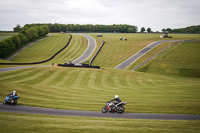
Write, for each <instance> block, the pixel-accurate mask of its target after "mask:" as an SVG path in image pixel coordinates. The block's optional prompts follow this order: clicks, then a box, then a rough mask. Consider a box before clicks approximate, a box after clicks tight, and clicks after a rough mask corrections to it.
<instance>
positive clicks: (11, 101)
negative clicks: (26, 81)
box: [3, 96, 19, 106]
mask: <svg viewBox="0 0 200 133" xmlns="http://www.w3.org/2000/svg"><path fill="white" fill-rule="evenodd" d="M18 99H19V96H10V97H9V96H6V99H5V100H4V101H3V104H4V105H6V104H10V105H13V106H14V105H16V104H17V100H18Z"/></svg>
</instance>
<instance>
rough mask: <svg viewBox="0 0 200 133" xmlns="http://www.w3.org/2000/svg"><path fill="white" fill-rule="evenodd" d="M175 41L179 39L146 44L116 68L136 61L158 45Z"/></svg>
mask: <svg viewBox="0 0 200 133" xmlns="http://www.w3.org/2000/svg"><path fill="white" fill-rule="evenodd" d="M174 41H178V40H166V41H157V42H153V43H151V44H149V45H148V46H146V47H145V48H143V49H142V50H140V51H139V52H137V53H136V54H134V55H132V56H131V57H129V58H128V59H126V60H125V61H123V62H122V63H120V64H119V65H117V66H116V67H115V68H116V69H125V68H127V67H128V66H129V65H130V64H132V63H133V62H134V61H136V60H137V59H139V58H140V57H142V56H143V55H144V54H146V53H147V52H148V51H149V50H151V49H153V48H154V47H156V46H158V45H159V44H161V43H165V42H174Z"/></svg>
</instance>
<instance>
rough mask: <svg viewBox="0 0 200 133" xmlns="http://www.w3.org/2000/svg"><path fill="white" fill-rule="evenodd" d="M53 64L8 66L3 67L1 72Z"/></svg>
mask: <svg viewBox="0 0 200 133" xmlns="http://www.w3.org/2000/svg"><path fill="white" fill-rule="evenodd" d="M47 66H51V65H41V66H21V67H8V68H1V69H0V73H1V72H7V71H12V70H18V69H25V68H32V67H47Z"/></svg>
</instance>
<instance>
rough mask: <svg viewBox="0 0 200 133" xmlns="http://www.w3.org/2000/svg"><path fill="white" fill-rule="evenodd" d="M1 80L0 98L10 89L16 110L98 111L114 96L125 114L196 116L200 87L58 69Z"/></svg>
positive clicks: (120, 73) (191, 81)
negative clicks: (22, 107)
mask: <svg viewBox="0 0 200 133" xmlns="http://www.w3.org/2000/svg"><path fill="white" fill-rule="evenodd" d="M0 76H1V79H0V88H1V89H0V91H1V94H0V97H2V98H4V96H5V95H7V94H8V93H10V92H11V91H12V90H13V89H15V90H16V91H17V92H18V93H19V95H20V97H21V98H20V99H19V104H23V105H28V106H37V107H47V108H60V109H70V110H90V111H100V110H101V108H102V107H103V106H104V104H105V102H106V101H108V100H110V99H112V98H113V96H114V95H115V94H119V95H120V97H121V99H122V100H123V101H126V102H128V104H127V106H126V112H133V113H135V112H138V113H169V114H199V110H200V104H199V102H200V90H199V87H200V82H199V79H195V78H179V77H165V76H159V75H154V74H146V73H140V72H132V71H129V70H116V69H108V68H103V69H101V70H98V69H83V68H82V69H81V68H63V67H42V68H29V69H23V70H16V71H10V72H4V73H0ZM2 101H3V99H2Z"/></svg>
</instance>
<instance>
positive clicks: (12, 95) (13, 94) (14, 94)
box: [8, 91, 17, 98]
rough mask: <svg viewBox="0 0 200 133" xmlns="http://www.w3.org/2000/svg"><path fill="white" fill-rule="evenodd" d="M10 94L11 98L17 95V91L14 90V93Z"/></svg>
mask: <svg viewBox="0 0 200 133" xmlns="http://www.w3.org/2000/svg"><path fill="white" fill-rule="evenodd" d="M8 96H9V97H10V98H11V97H14V96H17V93H16V91H13V92H12V93H10V94H8Z"/></svg>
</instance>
